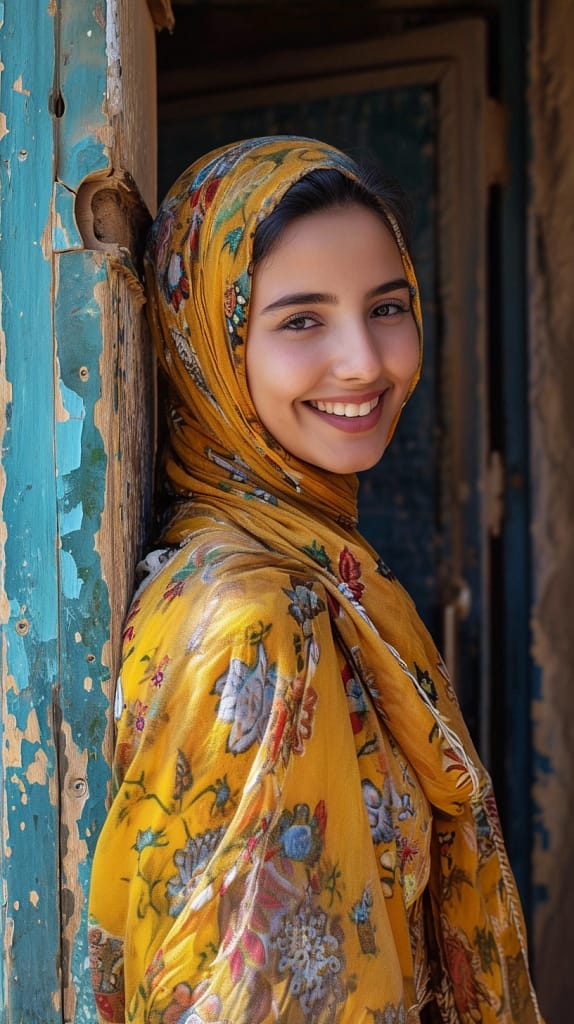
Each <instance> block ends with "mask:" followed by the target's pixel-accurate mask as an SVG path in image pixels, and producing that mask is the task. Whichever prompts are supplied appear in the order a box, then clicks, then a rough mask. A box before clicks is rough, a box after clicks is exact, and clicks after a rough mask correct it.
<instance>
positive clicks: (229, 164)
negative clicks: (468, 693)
mask: <svg viewBox="0 0 574 1024" xmlns="http://www.w3.org/2000/svg"><path fill="white" fill-rule="evenodd" d="M315 168H336V169H338V170H339V171H340V172H341V173H342V174H344V175H347V176H349V177H352V178H353V177H356V176H357V170H356V168H355V165H354V164H353V163H352V162H351V161H350V160H349V159H348V158H347V157H346V156H345V155H344V154H342V153H340V152H338V151H337V150H335V149H333V148H332V147H330V146H327V145H323V144H321V143H318V142H316V141H314V140H309V139H303V138H294V137H293V138H292V137H270V138H263V139H254V140H248V141H244V142H240V143H238V144H236V145H232V146H228V147H224V148H221V149H219V150H217V151H214V152H212V153H210V154H208V155H207V156H206V157H204V158H203V159H202V160H199V161H198V162H196V163H195V164H194V165H193V166H192V167H190V168H189V169H188V170H187V171H186V172H185V173H184V174H183V175H182V176H181V177H180V178H179V180H178V181H177V182H176V184H175V185H174V187H173V188H172V190H171V191H170V193H169V194H168V195H167V197H166V199H165V200H164V202H163V204H162V207H161V209H160V212H159V214H158V217H157V219H156V221H155V223H154V226H153V229H152V233H151V237H150V242H149V245H148V250H147V257H146V274H147V287H148V296H149V304H148V305H149V319H150V324H151V329H152V335H153V338H154V341H155V345H156V351H157V355H158V359H159V362H160V365H161V370H162V373H163V376H164V378H165V380H166V381H167V385H168V407H169V428H168V429H169V438H168V445H167V457H166V461H165V475H166V479H167V481H168V483H169V487H170V489H171V491H172V494H173V495H174V496H176V498H177V502H176V507H177V511H176V513H175V515H174V517H173V518H172V520H171V522H170V525H169V527H168V528H167V530H166V534H165V544H166V547H165V549H163V550H162V551H160V552H157V553H156V554H155V555H152V556H150V558H149V559H148V567H149V568H150V569H151V574H150V576H151V578H150V579H147V580H146V582H145V584H144V585H143V586H142V588H141V589H140V591H139V592H138V593H137V594H136V595H135V598H134V602H133V605H132V608H131V610H130V613H129V616H128V620H127V623H126V628H125V634H124V652H123V663H122V671H121V678H120V681H119V684H118V699H117V707H116V717H117V726H118V732H117V745H116V754H115V762H114V800H113V803H112V807H111V810H110V814H109V817H108V820H107V822H106V824H105V827H104V829H103V832H102V834H101V836H100V838H99V841H98V846H97V851H96V856H95V861H94V868H93V876H92V887H91V899H90V915H91V926H90V941H91V964H92V976H93V984H94V991H95V995H96V1002H97V1005H98V1012H99V1014H100V1019H101V1020H102V1021H104V1020H105V1021H123V1020H124V1015H125V1020H127V1021H146V1022H149V1024H184V1022H187V1024H192V1022H193V1024H199V1022H202V1021H205V1022H207V1021H212V1022H220V1024H223V1022H229V1024H231V1022H233V1024H237V1022H239V1021H242V1022H249V1024H270V1022H271V1021H279V1020H280V1021H282V1022H285V1024H303V1022H309V1021H310V1022H315V1024H331V1022H335V1021H337V1022H349V1024H350V1022H353V1024H357V1022H359V1021H365V1022H370V1024H405V1022H407V1021H408V1022H416V1021H419V1020H420V1021H438V1022H440V1024H470V1022H471V1021H472V1022H477V1024H478V1022H483V1024H495V1022H496V1024H535V1022H540V1021H541V1017H540V1014H539V1011H538V1008H537V1004H536V998H535V995H534V993H533V990H532V985H531V982H530V977H529V973H528V963H527V952H526V940H525V934H524V925H523V920H522V914H521V909H520V904H519V900H518V896H517V891H516V886H515V883H514V879H513V876H512V873H511V870H510V867H509V864H508V860H507V856H506V852H505V848H504V843H503V840H502V836H501V832H500V826H499V823H498V817H497V813H496V807H495V801H494V797H493V794H492V789H491V784H490V780H489V777H488V774H487V773H486V771H485V770H484V768H483V766H482V765H481V763H480V761H479V758H478V756H477V753H476V751H475V749H474V747H473V744H472V742H471V739H470V737H469V735H468V732H467V730H466V727H465V725H464V722H463V720H462V718H461V714H460V711H459V708H458V704H457V700H456V696H455V693H454V691H453V688H452V686H451V685H450V682H449V677H448V673H447V670H446V668H445V665H444V663H443V661H442V659H441V657H440V655H439V653H438V652H437V650H436V647H435V645H434V643H433V641H432V639H431V638H430V637H429V635H428V633H427V631H426V629H425V628H424V626H423V624H422V623H421V621H420V619H419V618H418V616H417V613H416V610H415V608H414V605H413V603H412V601H411V599H410V598H409V596H408V595H407V593H406V592H405V591H404V589H403V588H402V587H401V585H400V584H399V582H398V581H397V580H396V579H395V577H394V576H393V574H392V572H391V571H390V570H389V569H388V567H387V566H386V565H385V564H384V562H383V561H382V560H381V558H380V557H379V555H378V554H377V553H376V552H375V551H373V550H372V548H371V547H370V546H369V545H368V544H367V543H366V541H365V540H364V539H363V538H362V536H361V535H360V533H359V532H358V530H357V504H356V502H357V479H356V477H355V476H348V475H337V474H332V473H327V472H325V471H323V470H321V469H318V468H316V467H314V466H312V465H309V464H307V463H303V462H301V461H299V460H298V459H297V458H295V457H294V456H292V455H291V454H290V453H289V452H287V451H285V450H284V449H282V448H281V447H280V446H279V445H278V443H277V442H276V441H275V439H274V438H273V437H271V436H269V434H268V432H267V431H266V430H265V428H264V427H263V425H262V424H261V422H260V421H259V420H258V417H257V414H256V411H255V409H254V406H253V403H252V401H251V397H250V394H249V389H248V385H247V378H246V370H245V348H246V343H247V326H248V318H249V300H250V284H251V273H252V266H251V260H252V246H253V235H254V232H255V230H256V228H257V225H258V223H259V222H260V221H261V220H262V219H263V218H265V217H266V216H268V214H269V213H270V212H271V211H272V210H273V209H274V208H275V206H276V205H277V204H278V203H279V202H280V200H281V198H282V196H283V195H284V193H285V192H286V190H287V189H288V188H289V187H290V186H291V185H292V184H293V183H294V182H296V181H297V180H299V179H300V178H301V177H302V176H304V175H305V174H306V173H308V171H309V170H311V169H315ZM385 212H386V215H387V220H388V223H389V225H390V228H391V230H392V231H393V232H394V237H395V239H396V242H397V245H398V247H399V249H400V253H401V257H402V261H403V265H404V271H405V276H406V277H407V280H408V282H409V286H410V290H411V296H412V312H413V316H414V317H415V320H416V322H417V326H418V328H419V335H420V336H421V351H422V327H421V313H420V305H419V296H418V289H417V283H416V279H415V275H414V272H413V268H412V265H411V261H410V258H409V255H408V253H407V251H406V248H405V245H404V243H403V240H402V238H401V234H400V231H399V229H398V226H397V224H396V222H395V220H394V219H393V217H392V215H391V214H390V212H389V211H385ZM419 370H420V364H419ZM418 372H419V371H417V374H416V376H415V379H413V381H412V384H411V390H412V388H414V386H415V384H416V379H417V378H418ZM395 426H396V424H393V426H392V430H394V428H395ZM392 430H391V433H392ZM152 563H153V564H152ZM124 1000H125V1004H124Z"/></svg>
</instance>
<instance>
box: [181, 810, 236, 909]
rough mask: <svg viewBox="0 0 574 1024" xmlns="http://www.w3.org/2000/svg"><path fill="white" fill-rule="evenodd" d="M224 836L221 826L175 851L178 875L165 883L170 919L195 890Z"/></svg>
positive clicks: (192, 838)
mask: <svg viewBox="0 0 574 1024" xmlns="http://www.w3.org/2000/svg"><path fill="white" fill-rule="evenodd" d="M224 835H225V827H224V826H223V825H222V826H220V827H219V828H215V829H209V830H208V831H207V832H201V833H200V834H199V835H197V836H192V837H190V838H189V839H188V840H187V843H186V844H185V847H184V848H183V850H176V851H175V854H174V857H173V862H174V864H175V867H176V868H177V871H178V873H177V875H174V876H173V878H170V880H169V882H168V883H167V896H168V900H169V913H170V914H171V915H172V917H177V915H178V914H179V913H180V912H181V911H182V910H183V907H184V906H185V903H186V901H187V899H188V897H189V895H190V893H192V892H193V890H194V889H195V887H196V885H197V882H198V880H199V879H200V877H201V875H202V873H203V871H204V869H205V866H206V864H207V863H208V861H209V859H210V857H211V855H212V853H213V851H214V850H215V849H216V848H217V846H218V845H219V843H220V842H221V839H222V838H223V836H224Z"/></svg>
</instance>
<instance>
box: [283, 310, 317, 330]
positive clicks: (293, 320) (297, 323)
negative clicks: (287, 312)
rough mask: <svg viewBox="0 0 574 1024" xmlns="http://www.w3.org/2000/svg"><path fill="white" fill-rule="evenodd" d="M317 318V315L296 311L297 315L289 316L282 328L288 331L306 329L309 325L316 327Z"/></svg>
mask: <svg viewBox="0 0 574 1024" xmlns="http://www.w3.org/2000/svg"><path fill="white" fill-rule="evenodd" d="M316 324H317V320H316V319H315V317H312V316H310V315H309V314H308V313H296V314H295V316H292V317H289V319H288V320H285V321H284V323H282V324H281V329H282V330H287V331H306V330H307V329H308V328H309V327H315V326H316Z"/></svg>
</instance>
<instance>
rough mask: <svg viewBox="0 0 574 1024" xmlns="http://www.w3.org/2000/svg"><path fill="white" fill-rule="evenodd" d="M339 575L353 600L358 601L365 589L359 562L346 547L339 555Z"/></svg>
mask: <svg viewBox="0 0 574 1024" xmlns="http://www.w3.org/2000/svg"><path fill="white" fill-rule="evenodd" d="M339 576H340V577H341V579H342V581H343V583H346V584H347V586H348V588H349V590H350V591H351V593H352V595H353V597H354V598H355V601H360V600H361V597H362V594H363V591H364V589H365V585H364V583H361V582H360V579H361V563H360V562H358V561H357V559H356V558H355V556H354V555H352V554H351V552H350V551H349V549H348V548H343V550H342V551H341V554H340V555H339Z"/></svg>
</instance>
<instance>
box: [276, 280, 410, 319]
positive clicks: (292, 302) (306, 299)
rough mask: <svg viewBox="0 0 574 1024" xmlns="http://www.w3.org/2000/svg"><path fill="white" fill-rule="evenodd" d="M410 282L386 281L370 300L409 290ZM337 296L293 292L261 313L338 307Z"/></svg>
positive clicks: (369, 295)
mask: <svg viewBox="0 0 574 1024" xmlns="http://www.w3.org/2000/svg"><path fill="white" fill-rule="evenodd" d="M408 287H409V282H408V281H407V280H406V278H404V277H397V278H395V279H394V280H393V281H385V282H384V284H378V285H377V286H376V287H375V288H371V290H370V291H369V292H367V298H368V299H374V298H375V296H377V295H386V294H387V292H393V291H395V290H396V289H397V288H408ZM338 301H339V300H338V298H337V296H336V295H332V294H331V293H330V292H293V293H292V294H289V295H281V296H280V297H279V298H278V299H275V301H274V302H270V303H269V305H268V306H265V307H264V308H263V309H262V310H261V312H262V313H271V312H272V311H273V310H274V309H284V307H285V306H304V305H314V304H315V303H327V304H328V305H331V306H336V305H337V303H338Z"/></svg>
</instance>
